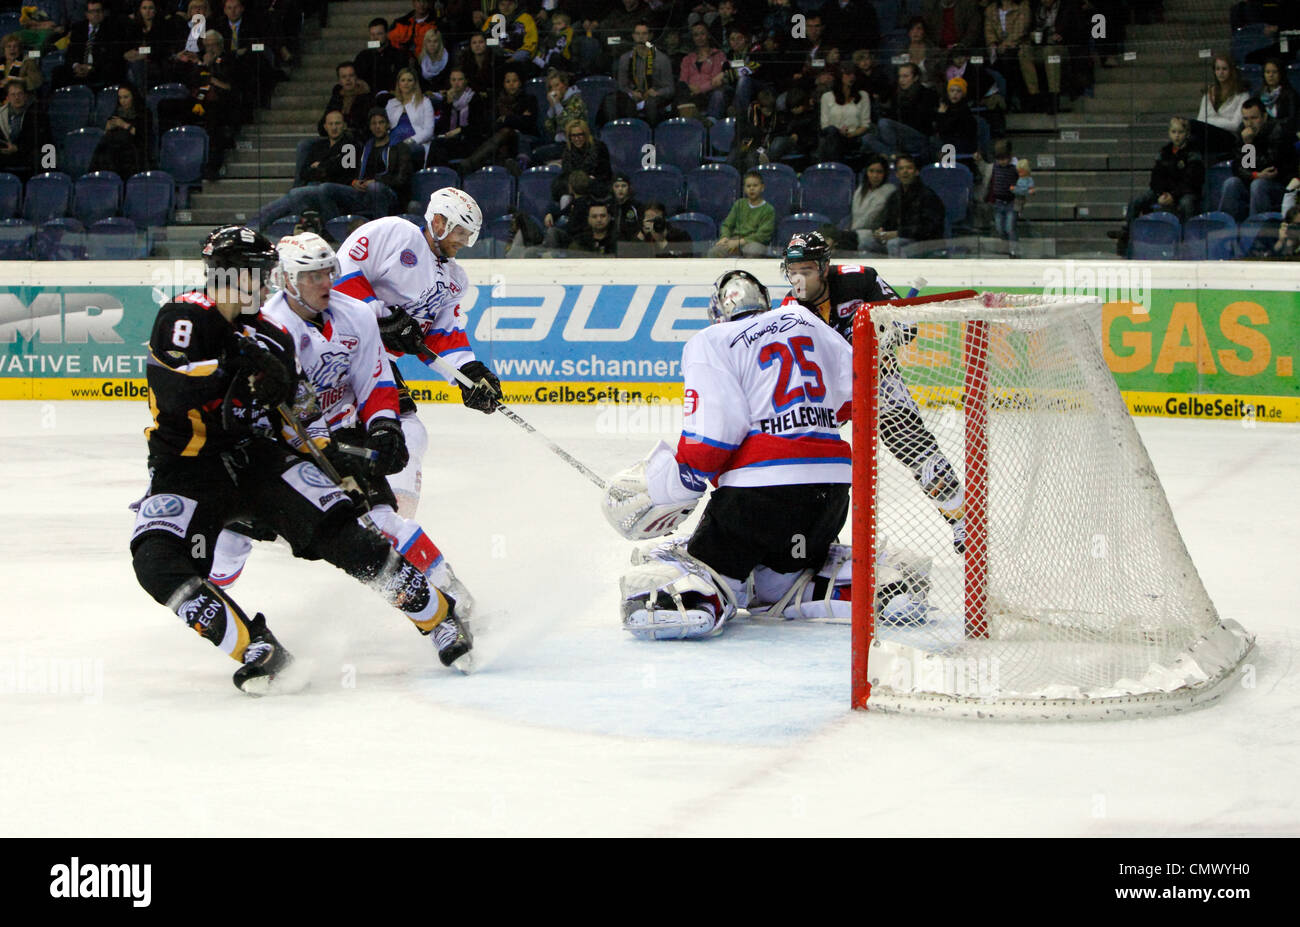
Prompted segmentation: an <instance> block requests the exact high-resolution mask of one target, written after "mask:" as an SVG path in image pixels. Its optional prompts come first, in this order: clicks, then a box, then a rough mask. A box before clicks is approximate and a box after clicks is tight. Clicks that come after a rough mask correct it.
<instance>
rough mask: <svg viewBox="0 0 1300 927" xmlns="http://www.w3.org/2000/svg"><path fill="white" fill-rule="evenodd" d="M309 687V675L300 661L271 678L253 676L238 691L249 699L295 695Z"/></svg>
mask: <svg viewBox="0 0 1300 927" xmlns="http://www.w3.org/2000/svg"><path fill="white" fill-rule="evenodd" d="M310 687H311V674H310V672H309V671H308V668H307V667H305V666H303V664H302V663H301V662H300V661H295V662H294V663H293V664H292V665H291V666H289V667H287V668H285V669H284V670H282V671H281V672H279V673H276V674H275V675H273V676H254V677H253V678H251V679H246V680H244V683H243V685H241V686H240V687H239V691H241V692H243V693H244V694H245V695H247V696H249V697H251V698H264V697H266V696H268V695H297V694H298V693H299V692H302V691H303V690H305V689H308V688H310Z"/></svg>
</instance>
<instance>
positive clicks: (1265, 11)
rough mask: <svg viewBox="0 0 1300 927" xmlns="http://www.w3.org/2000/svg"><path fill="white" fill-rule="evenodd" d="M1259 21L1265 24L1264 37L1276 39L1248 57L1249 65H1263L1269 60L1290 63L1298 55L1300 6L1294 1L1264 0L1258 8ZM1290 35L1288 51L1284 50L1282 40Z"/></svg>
mask: <svg viewBox="0 0 1300 927" xmlns="http://www.w3.org/2000/svg"><path fill="white" fill-rule="evenodd" d="M1257 15H1258V21H1259V22H1262V23H1263V24H1264V35H1266V36H1268V37H1269V38H1271V39H1275V41H1274V42H1273V44H1272V45H1270V46H1268V47H1267V48H1261V49H1259V50H1257V51H1253V52H1251V53H1250V54H1248V55H1247V56H1246V61H1247V63H1249V64H1263V63H1264V62H1265V61H1267V60H1268V59H1269V58H1278V59H1280V60H1282V61H1290V60H1291V59H1292V58H1294V57H1295V54H1296V48H1295V46H1296V39H1295V31H1296V30H1300V6H1298V5H1297V4H1296V3H1295V2H1294V0H1271V2H1270V0H1263V2H1261V3H1260V4H1259V6H1258V8H1257ZM1286 33H1290V36H1289V39H1290V40H1289V42H1288V50H1287V51H1283V50H1282V38H1283V35H1284V34H1286Z"/></svg>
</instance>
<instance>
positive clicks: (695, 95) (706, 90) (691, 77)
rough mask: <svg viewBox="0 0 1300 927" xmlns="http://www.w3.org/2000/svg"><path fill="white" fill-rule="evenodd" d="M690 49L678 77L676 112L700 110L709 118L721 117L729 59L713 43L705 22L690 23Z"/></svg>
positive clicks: (696, 111) (724, 104)
mask: <svg viewBox="0 0 1300 927" xmlns="http://www.w3.org/2000/svg"><path fill="white" fill-rule="evenodd" d="M691 44H692V45H693V46H694V47H693V48H692V49H691V51H690V52H689V53H688V54H687V55H686V56H685V57H683V58H682V64H681V68H680V69H679V70H678V74H677V79H678V81H679V84H678V88H677V114H678V115H679V116H685V117H690V116H695V115H697V114H698V113H699V112H700V111H701V110H702V111H703V112H704V114H705V115H707V116H708V117H709V118H710V119H713V120H715V121H716V120H719V119H721V118H722V116H723V114H724V113H725V112H726V109H727V98H726V93H725V91H724V89H723V76H722V75H723V72H724V71H725V70H726V68H727V59H726V58H725V57H723V54H722V52H721V51H720V50H719V49H718V48H716V47H715V46H714V44H713V37H712V36H711V35H710V34H709V29H708V27H707V26H705V25H704V23H696V24H695V25H694V26H691Z"/></svg>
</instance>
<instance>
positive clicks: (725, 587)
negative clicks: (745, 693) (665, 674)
mask: <svg viewBox="0 0 1300 927" xmlns="http://www.w3.org/2000/svg"><path fill="white" fill-rule="evenodd" d="M709 315H710V317H711V319H712V322H713V324H712V325H710V327H708V328H706V329H704V330H703V331H700V332H698V333H696V334H695V335H694V336H692V337H691V339H690V341H688V342H687V343H686V347H685V349H684V350H683V352H682V370H683V373H684V376H685V384H684V387H685V405H684V409H683V412H684V415H685V419H684V425H683V430H682V434H681V438H680V440H679V441H678V444H677V448H676V450H675V451H674V450H673V449H672V448H670V447H669V446H668V445H667V444H664V443H663V442H660V443H659V445H658V446H656V447H655V449H654V450H653V451H651V453H650V456H649V457H648V458H646V459H645V460H644V461H642V462H640V463H638V464H636V465H635V466H633V467H631V468H629V469H628V470H626V471H624V472H623V473H621V474H619V475H618V476H616V477H615V478H614V480H613V481H611V484H610V488H609V490H608V492H607V493H606V496H605V501H604V514H605V516H606V518H607V519H608V520H609V522H610V524H612V525H613V526H614V528H615V530H617V531H618V532H619V533H620V534H622V535H623V536H624V537H626V538H628V539H647V538H654V537H659V536H662V535H664V534H667V533H669V532H671V531H672V530H673V529H674V528H676V527H677V526H678V525H680V524H681V523H682V522H684V521H685V520H686V519H687V518H688V517H689V516H690V514H691V512H692V511H693V509H694V507H695V505H696V502H697V501H698V500H699V498H700V497H701V496H702V495H703V494H704V492H705V489H706V488H707V484H708V483H709V482H713V483H714V484H715V485H716V486H717V489H716V490H715V491H714V493H713V495H712V497H711V498H710V500H709V502H708V505H707V506H706V507H705V510H704V514H703V516H702V517H701V519H700V522H699V525H698V526H697V527H696V529H695V531H694V533H693V534H692V535H691V537H690V539H689V540H688V541H686V542H685V543H683V542H682V541H680V540H670V541H667V542H664V543H662V544H659V545H658V546H656V547H655V548H653V549H652V550H650V551H649V552H647V553H645V554H643V555H642V556H641V557H640V562H639V563H637V565H636V566H635V567H634V568H633V570H632V571H630V572H629V573H627V574H625V575H624V576H623V578H622V581H621V591H622V594H623V598H624V604H623V626H624V628H626V629H627V630H628V631H631V632H632V633H633V634H634V635H635V636H637V637H641V638H648V639H656V640H669V639H681V638H696V637H708V636H710V635H714V634H717V633H719V632H721V630H722V629H723V628H724V627H725V625H726V622H727V621H728V620H729V619H730V618H731V617H732V616H733V615H735V614H736V612H737V610H738V609H748V610H749V611H750V613H751V614H755V613H762V614H766V615H772V616H780V617H785V618H799V617H805V618H814V617H832V616H834V617H841V616H847V615H848V605H849V598H850V574H851V566H850V549H849V548H848V547H847V546H845V545H841V544H837V543H835V540H836V537H837V535H838V534H839V532H840V529H841V528H842V527H843V526H844V522H845V520H846V518H847V517H848V510H849V484H850V482H851V461H850V448H849V445H848V443H847V442H846V441H844V439H843V438H842V437H841V436H840V433H839V427H840V425H842V424H844V422H845V421H847V419H848V416H849V411H850V406H851V401H852V376H853V359H852V349H851V348H850V346H849V344H848V342H846V341H845V340H844V339H843V338H841V337H840V336H839V335H837V334H836V333H835V331H834V330H833V329H832V328H831V327H829V326H828V325H827V324H826V323H825V322H823V321H822V320H821V319H819V318H818V317H817V316H816V315H814V314H813V313H812V312H811V311H809V310H808V309H807V308H806V307H804V306H800V305H798V304H793V305H787V306H781V307H779V308H777V309H772V308H771V301H770V299H769V297H768V293H767V289H766V288H765V287H764V286H763V285H762V284H761V283H759V281H758V280H757V279H756V278H754V277H753V276H752V275H751V274H749V273H746V272H745V271H741V270H734V271H730V272H728V273H726V274H724V275H723V276H722V277H721V278H720V279H719V280H718V282H717V284H716V285H715V288H714V294H713V297H712V299H711V301H710V303H709ZM891 591H892V590H891ZM917 594H918V596H922V595H923V593H921V592H919V591H918V593H917Z"/></svg>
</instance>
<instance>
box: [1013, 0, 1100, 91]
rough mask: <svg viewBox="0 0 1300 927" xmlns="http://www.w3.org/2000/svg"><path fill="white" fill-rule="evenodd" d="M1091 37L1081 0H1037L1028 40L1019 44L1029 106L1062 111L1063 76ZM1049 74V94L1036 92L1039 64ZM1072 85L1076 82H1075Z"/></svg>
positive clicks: (1038, 84)
mask: <svg viewBox="0 0 1300 927" xmlns="http://www.w3.org/2000/svg"><path fill="white" fill-rule="evenodd" d="M1087 40H1088V31H1087V27H1086V23H1085V20H1084V18H1083V10H1082V8H1081V7H1080V6H1079V4H1078V0H1038V5H1037V7H1036V8H1035V9H1034V12H1033V19H1032V22H1031V24H1030V33H1029V41H1027V42H1025V43H1024V45H1022V46H1021V48H1020V69H1021V73H1022V76H1023V77H1024V80H1025V86H1026V87H1027V88H1031V89H1030V90H1029V93H1030V94H1031V97H1032V98H1031V99H1030V101H1029V104H1028V106H1027V107H1026V108H1027V109H1029V110H1031V111H1035V112H1046V113H1051V114H1053V115H1055V114H1056V113H1058V112H1060V111H1061V86H1062V85H1061V76H1062V73H1063V70H1064V69H1067V68H1071V67H1072V66H1073V60H1074V58H1075V57H1076V56H1078V57H1082V56H1081V55H1079V53H1078V51H1077V50H1078V49H1081V48H1083V47H1084V46H1085V45H1086V43H1087ZM1040 64H1041V65H1042V66H1043V73H1044V75H1045V76H1046V77H1047V95H1046V96H1045V97H1044V96H1043V95H1041V94H1037V91H1036V90H1035V89H1033V88H1039V87H1041V84H1040V83H1039V80H1038V66H1039V65H1040ZM1072 86H1073V85H1072Z"/></svg>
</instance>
